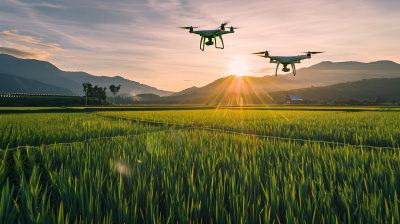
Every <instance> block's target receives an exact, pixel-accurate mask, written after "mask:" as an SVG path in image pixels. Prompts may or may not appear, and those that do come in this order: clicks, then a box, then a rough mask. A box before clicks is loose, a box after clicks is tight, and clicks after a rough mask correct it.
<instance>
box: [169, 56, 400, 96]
mask: <svg viewBox="0 0 400 224" xmlns="http://www.w3.org/2000/svg"><path fill="white" fill-rule="evenodd" d="M235 77H236V76H228V77H224V78H221V79H218V80H216V81H214V82H212V83H210V84H208V85H206V86H204V87H201V88H193V87H192V88H189V89H186V90H183V91H181V92H177V93H174V94H173V95H171V96H178V95H184V94H189V93H194V92H196V93H198V94H200V93H212V92H213V93H214V94H220V92H221V90H222V89H227V91H228V93H229V92H236V91H238V90H237V89H234V88H232V87H233V86H240V91H239V92H242V93H250V94H251V93H255V94H256V93H268V92H275V91H285V90H291V89H298V88H306V87H311V86H328V85H332V84H336V83H343V82H349V81H350V82H351V81H357V80H362V79H371V78H396V77H400V64H397V63H395V62H392V61H376V62H371V63H362V62H336V63H334V62H330V61H326V62H321V63H319V64H316V65H313V66H310V67H308V68H302V69H299V70H298V71H297V75H296V76H293V75H292V74H284V75H278V76H264V77H253V76H243V77H242V78H241V79H238V78H235ZM239 82H240V83H239ZM228 86H231V87H228ZM227 87H228V88H227Z"/></svg>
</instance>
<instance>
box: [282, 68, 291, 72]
mask: <svg viewBox="0 0 400 224" xmlns="http://www.w3.org/2000/svg"><path fill="white" fill-rule="evenodd" d="M282 71H283V72H290V68H282Z"/></svg>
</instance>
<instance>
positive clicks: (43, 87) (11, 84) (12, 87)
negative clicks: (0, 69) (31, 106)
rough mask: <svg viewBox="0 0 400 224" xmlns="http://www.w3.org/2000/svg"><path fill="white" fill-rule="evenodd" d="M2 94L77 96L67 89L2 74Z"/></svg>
mask: <svg viewBox="0 0 400 224" xmlns="http://www.w3.org/2000/svg"><path fill="white" fill-rule="evenodd" d="M2 93H7V94H10V93H28V94H62V95H76V94H75V93H74V92H72V91H71V90H69V89H67V88H62V87H58V86H53V85H49V84H46V83H43V82H39V81H36V80H32V79H26V78H23V77H20V76H16V75H8V74H3V73H0V94H2Z"/></svg>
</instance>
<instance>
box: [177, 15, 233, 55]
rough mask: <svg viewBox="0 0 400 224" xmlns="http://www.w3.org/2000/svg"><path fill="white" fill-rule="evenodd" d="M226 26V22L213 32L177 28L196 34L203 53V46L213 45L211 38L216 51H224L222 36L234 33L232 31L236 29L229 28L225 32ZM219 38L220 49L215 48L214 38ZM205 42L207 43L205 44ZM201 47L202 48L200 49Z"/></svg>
mask: <svg viewBox="0 0 400 224" xmlns="http://www.w3.org/2000/svg"><path fill="white" fill-rule="evenodd" d="M227 24H228V22H225V23H222V24H221V26H220V27H218V28H217V29H215V30H196V31H194V30H193V29H194V28H198V27H192V26H190V27H179V28H181V29H187V30H189V33H194V34H198V35H200V36H201V39H200V50H202V51H204V44H205V45H207V46H210V45H213V44H214V42H213V38H214V41H215V48H218V49H224V41H223V40H222V37H221V36H222V35H224V34H227V33H234V32H235V31H234V29H238V28H237V27H233V26H231V27H230V29H229V31H225V26H226V25H227ZM217 36H218V37H219V39H221V42H222V47H217V39H216V37H217ZM206 41H207V42H206ZM202 47H203V48H202Z"/></svg>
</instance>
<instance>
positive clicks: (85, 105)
mask: <svg viewBox="0 0 400 224" xmlns="http://www.w3.org/2000/svg"><path fill="white" fill-rule="evenodd" d="M85 92H86V101H85V107H87V87H86V91H85Z"/></svg>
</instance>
